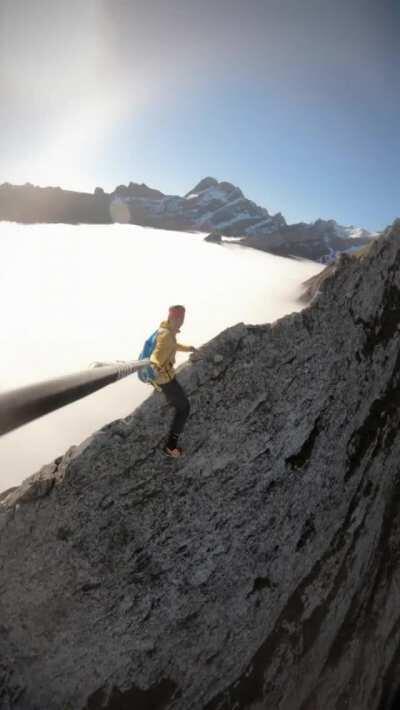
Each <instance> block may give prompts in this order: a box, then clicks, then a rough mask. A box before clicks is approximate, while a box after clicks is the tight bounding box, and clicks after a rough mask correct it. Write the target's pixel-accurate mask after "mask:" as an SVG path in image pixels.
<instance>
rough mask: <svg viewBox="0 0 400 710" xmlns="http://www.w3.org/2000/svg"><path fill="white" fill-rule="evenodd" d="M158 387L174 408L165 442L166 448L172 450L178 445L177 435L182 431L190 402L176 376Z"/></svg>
mask: <svg viewBox="0 0 400 710" xmlns="http://www.w3.org/2000/svg"><path fill="white" fill-rule="evenodd" d="M160 387H161V389H162V391H163V392H164V394H165V397H166V399H167V402H168V404H170V405H171V406H172V407H173V408H174V409H175V416H174V418H173V420H172V424H171V429H170V433H169V437H168V440H167V442H166V446H167V447H168V449H170V450H173V449H176V448H177V446H178V438H179V435H180V434H181V433H182V431H183V429H184V427H185V424H186V420H187V418H188V416H189V412H190V404H189V400H188V398H187V397H186V394H185V391H184V390H183V388H182V387H181V385H180V384H179V382H178V381H177V379H176V378H174V379H173V380H171V382H167V383H166V384H165V385H160Z"/></svg>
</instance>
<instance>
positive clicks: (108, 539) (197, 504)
mask: <svg viewBox="0 0 400 710" xmlns="http://www.w3.org/2000/svg"><path fill="white" fill-rule="evenodd" d="M200 353H201V359H198V360H197V361H196V362H192V363H189V364H187V365H186V366H184V367H183V368H181V370H180V373H179V375H178V376H179V378H180V380H181V382H182V384H183V386H184V387H185V389H186V390H187V392H188V394H189V397H190V401H191V414H190V418H189V421H188V425H187V429H186V430H185V436H184V439H185V441H184V446H185V449H186V451H187V455H186V456H185V457H184V458H182V459H180V460H178V461H173V460H168V459H166V458H165V457H164V456H163V455H162V454H161V452H160V443H161V441H162V440H163V438H164V436H165V432H166V429H167V426H168V421H169V417H170V412H169V411H168V408H167V406H166V405H165V403H164V400H163V399H162V397H161V396H160V395H159V394H158V393H153V394H152V395H151V396H150V397H149V398H148V400H147V401H145V402H144V403H143V404H142V405H141V406H140V407H139V408H138V409H137V410H136V411H135V412H134V413H133V414H132V415H131V416H129V417H127V418H126V419H122V420H119V421H115V422H112V423H111V424H109V425H107V426H105V427H104V428H103V429H101V430H100V431H98V432H97V433H96V434H94V435H93V436H92V437H90V438H89V439H88V440H87V441H85V442H83V443H82V444H80V445H79V446H78V447H75V448H72V449H71V450H70V451H69V452H67V454H66V455H65V456H64V457H62V458H60V459H57V460H56V461H55V462H53V463H52V464H49V465H48V466H45V467H44V468H43V469H42V470H41V471H40V472H39V473H38V474H36V475H35V476H33V477H31V478H29V479H27V481H26V482H25V483H24V484H23V485H22V486H20V487H19V488H17V489H15V490H10V491H8V492H7V493H6V495H4V496H2V497H1V499H0V707H1V708H2V710H67V709H69V710H127V709H128V708H129V709H130V708H135V710H145V709H147V710H149V709H150V708H151V709H152V710H161V709H162V710H189V709H190V710H245V709H246V710H256V709H260V710H261V708H263V709H264V708H268V710H322V709H324V708H326V710H345V708H351V710H396V708H398V703H399V700H400V680H399V679H400V605H399V588H400V555H399V551H400V547H399V539H400V467H399V460H400V428H399V424H400V406H399V405H400V220H398V221H397V222H396V223H394V224H393V226H392V227H391V228H390V229H388V230H387V231H386V232H385V233H384V234H383V236H381V237H380V238H379V239H377V240H376V241H374V242H373V243H372V245H371V246H370V248H369V249H368V250H367V251H366V252H364V254H362V255H361V256H358V257H352V256H349V257H347V258H342V259H340V260H339V261H338V262H337V263H336V264H335V266H334V267H332V268H331V269H330V272H329V274H328V276H327V278H325V280H324V281H323V282H322V283H321V284H320V288H319V290H318V293H316V294H315V297H314V299H313V301H312V304H311V306H309V307H308V308H306V309H304V310H303V311H302V312H300V313H295V314H292V315H289V316H287V317H285V318H282V319H281V320H279V321H277V322H276V323H273V324H268V325H257V326H253V325H245V324H243V323H239V324H237V325H235V326H233V327H231V328H228V329H227V330H225V331H224V332H222V333H220V334H219V335H218V336H217V337H215V338H214V339H213V340H211V341H210V342H208V343H206V344H204V345H203V346H202V348H201V349H200Z"/></svg>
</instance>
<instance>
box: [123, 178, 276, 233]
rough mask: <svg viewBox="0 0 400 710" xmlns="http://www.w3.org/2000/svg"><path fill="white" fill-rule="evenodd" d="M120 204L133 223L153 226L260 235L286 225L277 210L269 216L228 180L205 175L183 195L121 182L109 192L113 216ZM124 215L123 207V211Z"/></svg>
mask: <svg viewBox="0 0 400 710" xmlns="http://www.w3.org/2000/svg"><path fill="white" fill-rule="evenodd" d="M121 204H122V205H125V206H127V207H128V208H129V217H130V218H131V221H132V222H135V223H138V220H144V221H145V223H146V224H150V223H151V224H152V226H159V227H164V228H165V227H167V228H168V227H169V228H174V229H185V230H196V231H204V232H209V231H212V230H221V231H223V233H224V234H225V235H227V236H242V235H246V234H257V233H258V232H259V231H261V232H262V233H263V234H267V233H270V232H273V231H275V230H276V229H279V228H280V227H283V226H285V225H286V222H285V219H284V218H283V217H282V215H281V214H280V213H278V214H276V215H270V214H269V212H268V210H267V209H265V208H264V207H259V206H258V205H256V203H255V202H252V201H251V200H248V199H247V198H246V197H245V196H244V195H243V192H242V191H241V190H240V189H239V188H238V187H235V185H232V184H231V183H230V182H218V180H216V179H215V178H212V177H207V178H204V180H201V181H200V182H199V183H198V184H197V185H196V186H195V187H194V188H193V190H190V192H188V193H187V194H186V195H184V196H183V197H181V196H179V195H164V194H163V193H162V192H159V191H158V190H152V189H150V188H148V187H147V186H146V185H138V184H136V183H130V184H129V186H128V187H125V186H124V185H121V186H120V187H117V189H116V190H115V192H114V193H112V202H111V208H112V211H113V213H114V214H115V216H118V211H119V209H120V207H121ZM122 214H124V210H122Z"/></svg>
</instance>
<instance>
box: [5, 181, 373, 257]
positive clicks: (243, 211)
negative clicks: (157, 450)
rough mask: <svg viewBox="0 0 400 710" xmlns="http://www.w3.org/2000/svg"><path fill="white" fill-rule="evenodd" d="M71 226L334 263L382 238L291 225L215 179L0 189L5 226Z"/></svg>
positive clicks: (325, 223) (328, 224)
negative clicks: (175, 189) (186, 185)
mask: <svg viewBox="0 0 400 710" xmlns="http://www.w3.org/2000/svg"><path fill="white" fill-rule="evenodd" d="M1 220H5V221H11V222H24V223H34V222H40V223H47V222H63V223H70V224H110V223H112V222H122V223H128V224H129V223H130V224H138V225H143V226H149V227H157V228H160V229H173V230H183V231H186V232H189V231H197V232H205V233H207V234H208V233H210V232H211V233H212V234H213V239H219V238H220V237H221V235H222V236H226V237H238V238H240V239H241V243H242V244H244V245H246V246H250V247H253V248H255V249H262V250H263V251H268V252H272V253H274V254H279V255H282V256H300V257H305V258H308V259H313V260H315V261H321V262H324V263H329V262H330V261H333V260H335V258H336V255H337V254H338V253H340V252H343V251H353V250H355V249H358V248H360V247H361V246H363V245H364V244H365V243H367V242H369V241H370V240H371V238H374V237H375V236H377V233H374V234H371V233H370V232H368V231H367V230H366V229H362V228H360V227H353V226H350V227H344V226H342V225H339V224H338V223H337V222H335V220H333V219H331V220H322V219H318V220H316V222H314V223H312V224H307V223H306V222H299V223H297V224H287V223H286V220H285V219H284V217H283V216H282V214H281V213H280V212H277V213H276V214H270V212H269V211H268V210H267V209H266V208H265V207H260V206H259V205H257V204H256V203H255V202H253V201H252V200H249V199H248V198H247V197H245V195H244V194H243V192H242V191H241V190H240V188H238V187H236V186H235V185H232V183H230V182H225V181H221V182H218V180H216V179H215V178H213V177H207V178H204V179H203V180H201V181H200V182H199V183H198V184H197V185H196V186H195V187H194V188H193V189H192V190H190V191H189V192H188V193H186V195H183V196H182V195H165V194H164V193H163V192H160V190H156V189H153V188H150V187H148V186H147V185H145V184H143V183H142V184H138V183H133V182H131V183H129V185H119V187H117V188H116V189H115V190H114V191H113V192H111V193H106V192H104V190H103V189H102V188H101V187H96V189H95V190H94V194H93V193H80V192H74V191H71V190H62V189H61V188H60V187H46V188H42V187H35V186H34V185H30V184H26V185H21V186H17V185H10V184H9V183H4V184H3V185H0V221H1Z"/></svg>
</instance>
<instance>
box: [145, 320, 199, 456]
mask: <svg viewBox="0 0 400 710" xmlns="http://www.w3.org/2000/svg"><path fill="white" fill-rule="evenodd" d="M184 319H185V308H184V306H171V307H170V309H169V311H168V319H167V320H165V321H162V323H161V324H160V327H159V329H158V332H157V336H156V344H155V347H154V350H153V352H152V353H151V355H150V362H151V366H152V367H153V369H154V370H155V372H156V375H157V376H156V378H155V379H154V380H152V382H151V384H152V385H153V387H155V389H156V390H158V391H161V392H163V393H164V395H165V397H166V399H167V402H168V403H169V404H170V405H171V406H172V407H173V408H174V409H175V416H174V418H173V420H172V424H171V429H170V432H169V436H168V439H167V441H166V443H165V445H164V447H163V452H164V453H165V454H167V456H171V457H172V458H179V457H180V456H182V455H183V450H182V448H181V447H180V446H178V438H179V435H180V434H181V433H182V431H183V429H184V426H185V423H186V420H187V418H188V416H189V411H190V405H189V400H188V398H187V396H186V394H185V392H184V390H183V388H182V387H181V385H180V384H179V382H178V381H177V379H176V373H175V370H174V363H175V354H176V352H177V351H180V352H192V353H195V352H197V351H196V348H194V347H193V346H191V345H182V344H181V343H178V342H177V340H176V335H177V333H179V332H180V328H181V326H182V324H183V321H184Z"/></svg>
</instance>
